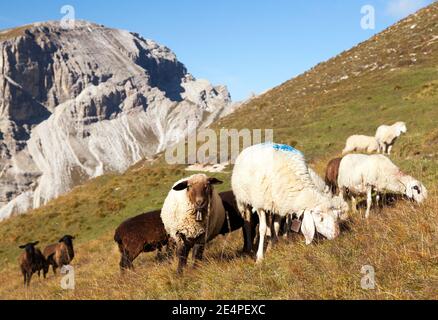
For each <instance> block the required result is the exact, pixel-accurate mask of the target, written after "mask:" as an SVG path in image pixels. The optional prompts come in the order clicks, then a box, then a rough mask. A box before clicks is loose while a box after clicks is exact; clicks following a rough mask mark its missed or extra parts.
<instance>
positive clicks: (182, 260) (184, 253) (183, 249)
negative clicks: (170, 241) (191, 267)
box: [177, 241, 190, 274]
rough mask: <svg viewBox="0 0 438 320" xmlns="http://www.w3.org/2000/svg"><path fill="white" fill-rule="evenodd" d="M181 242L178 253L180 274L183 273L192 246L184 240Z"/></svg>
mask: <svg viewBox="0 0 438 320" xmlns="http://www.w3.org/2000/svg"><path fill="white" fill-rule="evenodd" d="M179 242H180V243H178V249H177V254H178V258H179V261H178V270H177V273H178V274H182V273H183V270H184V267H185V266H186V265H187V257H188V256H189V252H190V247H189V245H188V244H187V243H186V242H185V241H184V242H183V241H179Z"/></svg>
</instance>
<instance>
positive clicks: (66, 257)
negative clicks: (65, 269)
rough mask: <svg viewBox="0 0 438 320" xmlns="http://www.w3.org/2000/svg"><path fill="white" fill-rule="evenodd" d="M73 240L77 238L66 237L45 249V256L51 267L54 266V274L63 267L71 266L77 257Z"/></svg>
mask: <svg viewBox="0 0 438 320" xmlns="http://www.w3.org/2000/svg"><path fill="white" fill-rule="evenodd" d="M73 239H75V237H73V236H70V235H65V236H63V237H62V238H61V239H59V242H58V243H54V244H51V245H48V246H47V247H45V248H44V250H43V254H44V257H45V258H46V260H47V262H48V264H49V265H52V270H53V273H54V274H56V269H57V268H60V267H62V266H66V265H69V264H70V262H71V261H72V260H73V258H74V256H75V252H74V249H73Z"/></svg>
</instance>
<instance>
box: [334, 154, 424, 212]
mask: <svg viewBox="0 0 438 320" xmlns="http://www.w3.org/2000/svg"><path fill="white" fill-rule="evenodd" d="M337 163H339V168H338V176H337V178H336V181H332V183H336V185H337V187H338V188H339V189H340V191H341V195H342V196H344V193H346V191H347V190H348V193H349V196H350V197H351V198H352V201H353V208H354V209H355V208H356V200H355V198H354V196H356V195H362V194H366V195H367V210H366V213H365V217H366V218H368V217H369V214H370V208H371V203H372V191H373V190H374V191H376V192H377V194H381V193H383V192H389V193H394V194H402V195H404V196H406V197H407V198H409V199H411V200H413V201H415V202H417V203H421V202H423V201H424V200H425V199H426V198H427V189H426V187H425V186H424V185H423V184H422V183H421V182H419V181H418V180H416V179H414V178H413V177H411V176H409V175H407V174H405V173H403V172H402V171H400V169H399V168H398V167H397V166H396V165H395V164H394V163H392V162H391V160H389V159H388V158H387V157H385V156H384V155H381V154H376V155H364V154H349V155H346V156H345V157H343V158H342V159H341V161H340V162H337ZM332 178H333V177H332ZM378 197H379V196H378ZM377 201H378V198H377Z"/></svg>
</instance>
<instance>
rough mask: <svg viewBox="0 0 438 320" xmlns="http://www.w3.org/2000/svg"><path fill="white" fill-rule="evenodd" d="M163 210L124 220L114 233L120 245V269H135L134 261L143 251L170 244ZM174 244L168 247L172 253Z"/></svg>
mask: <svg viewBox="0 0 438 320" xmlns="http://www.w3.org/2000/svg"><path fill="white" fill-rule="evenodd" d="M160 215H161V210H156V211H152V212H147V213H142V214H140V215H138V216H135V217H132V218H129V219H127V220H125V221H124V222H122V223H121V224H120V225H119V226H118V227H117V229H116V231H115V233H114V241H115V242H117V244H118V246H119V251H120V254H121V257H120V263H119V265H120V270H121V271H124V270H126V269H133V268H134V265H133V264H132V262H133V261H134V260H135V258H137V257H138V255H139V254H140V253H142V252H152V251H155V250H157V249H158V250H159V252H161V249H162V248H163V247H164V246H168V236H167V232H166V229H164V224H163V221H162V220H161V216H160ZM171 248H172V246H171V245H170V246H168V247H167V250H166V251H167V253H168V254H170V252H171Z"/></svg>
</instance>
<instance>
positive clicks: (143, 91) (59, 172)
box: [0, 21, 231, 218]
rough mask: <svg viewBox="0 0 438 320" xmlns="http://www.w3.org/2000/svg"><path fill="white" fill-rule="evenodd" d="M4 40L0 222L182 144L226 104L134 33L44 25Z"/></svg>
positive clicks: (86, 25)
mask: <svg viewBox="0 0 438 320" xmlns="http://www.w3.org/2000/svg"><path fill="white" fill-rule="evenodd" d="M11 34H12V35H13V37H12V36H10V35H11ZM2 35H3V36H2ZM0 40H1V41H0V70H1V73H0V116H1V121H0V132H1V133H2V134H1V137H2V139H1V141H0V153H1V154H2V155H3V157H2V159H1V160H0V165H1V167H2V178H1V180H0V204H3V207H2V208H1V209H0V218H4V217H8V216H10V215H11V214H12V213H14V212H17V211H22V210H23V208H26V207H27V208H32V207H33V208H36V207H38V206H40V205H41V204H44V203H46V202H47V201H48V200H50V199H52V198H54V197H57V196H59V195H60V194H62V193H64V192H67V191H68V190H70V189H71V188H72V187H73V186H75V185H77V184H80V183H82V182H84V181H86V180H87V179H88V178H90V177H96V176H98V175H101V174H103V173H104V172H108V171H118V172H121V171H124V170H126V169H127V168H128V167H129V166H130V165H132V164H134V163H135V162H137V161H139V160H140V159H142V158H145V157H146V158H147V157H152V156H153V155H155V154H156V153H159V152H162V151H163V150H164V149H165V148H166V147H167V146H169V145H172V144H174V143H176V142H177V141H179V140H180V139H181V138H183V137H184V135H185V134H186V132H185V131H186V128H187V121H188V120H193V119H197V121H198V123H199V125H200V126H205V125H208V124H210V123H212V122H213V121H214V120H216V119H217V118H218V117H221V116H222V115H224V114H226V113H227V112H229V111H228V110H229V108H230V107H231V98H230V95H229V92H228V90H227V88H226V87H225V86H213V85H211V84H210V83H209V82H208V81H206V80H197V79H195V78H194V77H193V76H192V75H191V74H190V73H188V72H187V69H186V68H185V66H184V65H183V64H182V63H181V62H179V61H178V60H177V58H176V55H175V54H174V53H173V52H172V51H171V50H170V49H169V48H167V47H165V46H162V45H159V44H158V43H156V42H155V41H152V40H147V39H144V38H143V37H141V36H140V35H138V34H137V33H132V32H129V31H126V30H118V29H113V28H106V27H104V26H102V25H98V24H95V23H91V22H86V21H77V22H76V23H75V27H74V28H69V29H64V28H63V27H62V25H61V23H59V22H44V23H35V24H32V25H28V26H23V27H20V28H16V29H12V30H6V31H3V32H1V33H0ZM35 181H36V182H35ZM29 192H31V193H32V194H33V196H32V198H33V199H32V201H31V203H29ZM21 194H23V195H22V196H21V197H20V195H21ZM16 197H18V198H17V199H15V198H16ZM14 199H15V200H14ZM12 200H14V201H12ZM11 201H12V202H11ZM26 203H27V204H26Z"/></svg>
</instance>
